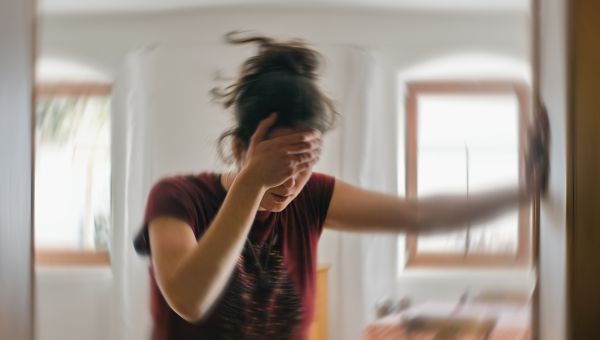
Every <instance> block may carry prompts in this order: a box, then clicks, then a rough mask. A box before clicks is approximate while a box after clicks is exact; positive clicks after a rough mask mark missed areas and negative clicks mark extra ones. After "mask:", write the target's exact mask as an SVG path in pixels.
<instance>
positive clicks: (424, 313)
mask: <svg viewBox="0 0 600 340" xmlns="http://www.w3.org/2000/svg"><path fill="white" fill-rule="evenodd" d="M530 335H531V331H530V307H529V305H523V304H507V303H479V302H474V301H471V302H469V303H465V302H464V301H461V302H459V303H458V304H457V303H447V302H427V303H422V304H418V305H415V306H413V307H409V308H407V309H405V310H404V311H402V312H400V313H394V314H391V315H389V316H387V317H384V318H382V319H379V320H377V321H375V322H373V323H371V324H370V325H368V326H367V328H366V329H365V331H364V333H363V340H403V339H407V340H408V339H411V340H413V339H419V340H421V339H422V340H483V339H485V340H527V339H529V338H530Z"/></svg>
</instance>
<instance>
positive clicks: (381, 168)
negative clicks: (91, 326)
mask: <svg viewBox="0 0 600 340" xmlns="http://www.w3.org/2000/svg"><path fill="white" fill-rule="evenodd" d="M318 49H319V50H320V51H321V52H322V53H323V54H324V56H325V70H324V79H323V85H325V86H324V88H325V91H326V92H327V93H328V94H329V95H332V96H333V97H334V99H335V100H336V102H337V103H338V108H339V111H340V112H341V114H342V120H341V123H340V125H339V127H338V129H337V130H336V131H334V133H332V134H331V135H330V136H329V137H327V138H329V139H330V140H327V139H326V145H328V146H326V150H325V152H324V155H323V161H322V162H321V163H322V164H321V165H320V167H318V168H317V169H318V170H319V171H323V172H327V173H330V174H332V175H335V176H337V177H339V178H340V179H343V180H346V181H348V182H350V183H353V184H357V185H360V186H363V187H366V188H371V189H376V190H379V191H386V192H395V191H396V163H397V162H396V140H397V137H396V131H397V129H396V119H395V99H394V98H395V96H394V91H395V89H394V87H393V86H389V85H390V84H393V78H394V77H393V76H391V75H390V74H389V72H388V70H387V67H386V63H385V62H383V61H382V60H381V58H380V57H379V55H378V54H377V53H375V52H369V51H367V50H364V49H360V48H356V47H349V46H322V47H318ZM242 52H243V53H240V49H237V48H232V47H230V46H222V45H212V46H168V45H167V46H165V45H161V46H155V47H149V48H145V49H141V50H138V51H136V52H133V53H131V54H130V55H129V56H128V57H127V59H126V60H125V62H124V63H123V67H122V69H121V72H120V73H119V76H118V79H117V82H116V84H115V87H114V90H113V110H112V111H113V115H114V116H113V119H112V121H113V126H112V139H113V150H112V152H113V157H114V159H113V168H112V178H113V183H112V202H113V203H112V204H113V210H112V211H113V224H112V225H113V233H112V235H113V237H112V249H111V254H112V266H113V273H114V306H115V310H114V313H113V322H114V323H113V329H112V330H113V334H111V338H112V339H122V340H146V339H149V334H150V330H151V320H150V313H149V301H148V296H149V292H148V272H147V266H148V263H147V259H146V258H140V257H139V256H138V255H137V254H135V253H134V251H133V247H132V243H131V241H132V238H133V235H134V234H135V233H136V232H137V230H138V229H139V227H140V223H141V222H142V217H143V211H144V207H145V203H146V197H147V193H148V192H149V190H150V188H151V186H152V184H153V183H154V182H155V181H157V180H158V179H159V178H161V177H163V176H167V175H172V174H177V173H193V172H198V171H203V170H219V168H220V165H219V162H218V158H217V155H216V152H215V146H216V144H215V141H216V139H217V137H218V135H219V134H220V133H221V132H222V131H224V130H225V129H227V128H228V127H229V125H230V123H231V121H230V120H229V119H230V114H229V113H227V112H225V111H224V110H223V109H222V107H220V106H218V105H215V104H214V103H210V97H209V96H208V92H209V90H210V89H211V88H212V87H213V86H214V85H221V84H220V83H219V82H215V79H216V78H219V77H221V76H219V75H225V76H229V75H235V72H236V70H237V69H238V67H239V64H240V63H241V62H242V61H243V60H244V58H245V57H246V56H249V55H250V53H251V52H253V51H252V49H244V50H243V51H242ZM245 53H248V55H245ZM395 249H396V237H395V236H393V235H390V236H375V235H358V234H355V235H351V234H341V233H336V232H327V233H325V234H324V236H323V238H322V240H321V247H320V250H321V254H323V256H320V258H319V259H320V261H324V262H325V263H327V264H330V265H331V268H332V271H331V275H332V277H331V280H330V282H331V287H330V300H329V302H330V304H331V307H330V316H329V320H330V325H329V328H330V335H331V339H333V340H337V339H339V340H342V339H343V340H346V339H357V338H359V337H360V334H361V332H362V328H363V327H364V326H365V325H366V323H367V322H368V321H369V320H371V319H372V316H373V313H374V303H375V302H376V301H377V300H378V299H379V298H382V297H386V296H390V295H391V294H393V292H394V288H393V283H394V278H395V268H396V266H395V257H396V250H395Z"/></svg>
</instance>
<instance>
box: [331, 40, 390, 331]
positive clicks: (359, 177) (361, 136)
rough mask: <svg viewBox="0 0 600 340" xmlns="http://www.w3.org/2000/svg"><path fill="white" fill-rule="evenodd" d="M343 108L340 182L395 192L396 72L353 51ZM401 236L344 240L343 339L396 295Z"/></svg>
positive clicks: (373, 55)
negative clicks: (398, 250) (398, 246)
mask: <svg viewBox="0 0 600 340" xmlns="http://www.w3.org/2000/svg"><path fill="white" fill-rule="evenodd" d="M349 60H350V62H349V65H350V69H351V73H350V75H351V76H350V77H351V79H350V80H349V81H348V88H347V89H346V96H345V98H346V99H345V101H344V103H343V116H344V118H343V120H344V121H343V126H342V129H343V130H342V135H343V137H342V170H341V174H340V178H341V179H342V180H345V181H347V182H349V183H351V184H354V185H358V186H360V187H363V188H367V189H372V190H376V191H380V192H387V193H391V194H395V193H396V192H397V163H398V162H397V140H398V136H397V131H398V128H397V126H398V124H397V118H396V110H395V104H396V99H395V98H396V96H395V92H396V91H395V82H394V79H395V77H394V72H393V71H392V70H391V69H390V67H389V66H388V65H389V63H387V62H386V61H385V60H384V59H383V58H382V57H381V55H380V54H378V53H377V52H375V51H368V50H364V49H358V48H355V49H352V50H351V51H350V55H349ZM396 249H397V235H391V234H390V235H377V234H349V233H343V234H341V235H340V242H339V250H338V251H339V259H338V265H339V267H340V269H339V272H340V276H341V277H340V284H339V288H338V289H337V290H336V291H337V293H338V295H339V297H338V298H339V301H340V303H339V304H338V306H337V307H338V308H337V313H338V314H339V319H340V320H341V324H340V325H339V339H358V338H359V337H360V335H361V333H362V330H363V328H364V327H365V326H366V324H367V323H368V322H370V321H372V320H373V318H374V309H375V304H376V302H377V301H378V300H379V299H382V298H386V297H390V296H392V295H393V294H394V291H395V289H394V286H395V285H394V283H395V277H396V269H395V268H396V257H397V250H396Z"/></svg>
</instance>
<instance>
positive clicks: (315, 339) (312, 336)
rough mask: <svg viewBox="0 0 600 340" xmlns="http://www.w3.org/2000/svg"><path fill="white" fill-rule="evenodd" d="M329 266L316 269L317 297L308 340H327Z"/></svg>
mask: <svg viewBox="0 0 600 340" xmlns="http://www.w3.org/2000/svg"><path fill="white" fill-rule="evenodd" d="M328 275H329V266H319V268H318V269H317V292H316V294H317V297H316V301H315V318H314V320H313V323H312V325H311V326H310V333H309V337H308V339H309V340H327V338H328V335H327V333H328V332H329V330H328V327H327V313H328V309H329V305H328V303H327V301H328V290H327V289H328V285H329V279H328Z"/></svg>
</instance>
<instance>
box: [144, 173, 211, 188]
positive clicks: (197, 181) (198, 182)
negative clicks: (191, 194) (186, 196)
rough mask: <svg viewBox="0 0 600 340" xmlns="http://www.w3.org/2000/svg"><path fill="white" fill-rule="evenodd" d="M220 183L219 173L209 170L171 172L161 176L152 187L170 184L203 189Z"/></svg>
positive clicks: (178, 186)
mask: <svg viewBox="0 0 600 340" xmlns="http://www.w3.org/2000/svg"><path fill="white" fill-rule="evenodd" d="M219 184H220V174H219V173H216V172H211V171H204V172H200V173H186V174H173V175H168V176H164V177H161V178H160V179H158V180H157V181H156V182H155V183H154V185H153V187H163V186H171V187H177V188H180V189H192V190H193V189H204V188H212V187H217V188H218V186H219Z"/></svg>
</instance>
